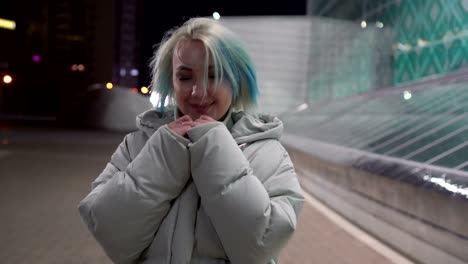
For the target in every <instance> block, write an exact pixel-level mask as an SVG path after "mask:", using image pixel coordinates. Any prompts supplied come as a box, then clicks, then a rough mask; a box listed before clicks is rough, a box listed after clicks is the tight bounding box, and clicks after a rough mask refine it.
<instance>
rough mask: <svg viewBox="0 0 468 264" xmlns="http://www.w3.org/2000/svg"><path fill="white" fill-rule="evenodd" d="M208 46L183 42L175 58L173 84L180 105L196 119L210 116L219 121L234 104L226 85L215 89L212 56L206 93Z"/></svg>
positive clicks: (224, 83) (200, 43) (221, 84)
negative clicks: (206, 50)
mask: <svg viewBox="0 0 468 264" xmlns="http://www.w3.org/2000/svg"><path fill="white" fill-rule="evenodd" d="M204 64H205V47H204V45H203V43H202V42H201V41H199V40H181V41H180V42H179V43H178V45H177V46H176V50H175V52H174V55H173V56H172V72H173V74H172V83H173V85H174V94H175V99H176V103H177V106H178V107H179V110H180V111H181V112H182V113H183V114H184V115H189V116H190V117H191V118H192V119H193V120H196V119H198V118H199V117H200V116H201V115H207V116H210V117H211V118H213V119H215V120H220V119H221V118H222V117H223V116H224V115H225V114H226V112H227V111H228V109H229V107H230V106H231V103H232V92H231V89H230V88H229V86H228V85H227V84H226V82H224V81H222V82H220V83H219V85H218V86H216V82H215V80H214V69H213V62H212V58H211V56H210V58H209V67H208V80H207V90H206V94H204V92H203V78H204V75H205V73H204Z"/></svg>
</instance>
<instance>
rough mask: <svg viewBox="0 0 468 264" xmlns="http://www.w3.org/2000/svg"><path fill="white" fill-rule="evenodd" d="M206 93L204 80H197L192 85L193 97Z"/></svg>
mask: <svg viewBox="0 0 468 264" xmlns="http://www.w3.org/2000/svg"><path fill="white" fill-rule="evenodd" d="M205 95H206V94H205V92H204V91H203V83H202V82H197V83H195V84H194V85H193V86H192V94H191V96H192V97H197V98H202V97H204V96H205Z"/></svg>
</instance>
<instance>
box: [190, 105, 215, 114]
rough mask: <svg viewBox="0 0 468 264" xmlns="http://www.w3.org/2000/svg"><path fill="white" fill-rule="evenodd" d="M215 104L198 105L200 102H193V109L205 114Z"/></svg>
mask: <svg viewBox="0 0 468 264" xmlns="http://www.w3.org/2000/svg"><path fill="white" fill-rule="evenodd" d="M212 105H213V104H204V105H198V104H193V105H191V107H192V109H193V110H195V112H197V113H199V114H202V115H205V114H207V113H208V112H209V111H210V108H211V106H212Z"/></svg>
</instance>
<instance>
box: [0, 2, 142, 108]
mask: <svg viewBox="0 0 468 264" xmlns="http://www.w3.org/2000/svg"><path fill="white" fill-rule="evenodd" d="M141 2H142V1H140V0H137V1H130V0H103V1H91V0H84V1H73V0H55V1H34V2H29V1H17V2H15V4H14V7H13V8H12V12H10V13H11V14H12V15H11V16H10V18H11V19H13V20H15V21H16V23H17V28H16V30H15V31H13V32H4V31H2V30H0V34H1V35H0V36H1V37H2V40H5V39H6V40H9V41H2V43H0V50H2V53H0V62H1V63H2V65H8V66H9V68H11V69H13V70H14V72H15V88H14V89H10V91H8V92H7V93H6V94H5V93H4V96H3V98H4V100H3V101H4V107H3V112H8V113H15V114H27V115H31V114H33V115H36V114H37V115H55V114H56V113H57V112H59V111H60V109H62V108H66V107H67V105H68V104H70V101H72V100H73V99H74V98H76V97H77V96H79V95H80V94H82V93H83V92H84V91H85V90H86V89H87V87H88V86H89V85H91V84H93V83H106V82H112V83H114V84H117V85H122V86H128V87H136V86H137V85H138V75H139V72H138V69H139V63H140V53H139V50H140V49H139V45H140V32H139V30H138V25H139V23H140V22H139V13H140V12H141V9H142V7H141ZM26 6H27V8H25V7H26ZM6 34H8V36H7V37H8V38H7V37H5V36H6ZM5 51H6V52H5Z"/></svg>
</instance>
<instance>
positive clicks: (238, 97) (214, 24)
mask: <svg viewBox="0 0 468 264" xmlns="http://www.w3.org/2000/svg"><path fill="white" fill-rule="evenodd" d="M180 40H199V41H201V42H202V43H203V45H204V47H205V51H206V52H205V54H206V56H205V65H204V67H205V78H204V81H203V83H204V87H203V88H204V91H205V93H206V83H207V79H208V66H209V56H210V55H211V57H212V59H213V69H214V74H215V82H216V83H218V84H219V82H222V81H226V82H227V83H228V84H229V87H230V88H231V90H232V97H233V98H232V107H233V108H235V109H249V108H250V107H252V106H255V105H256V103H257V96H258V87H257V77H256V71H255V67H254V65H253V63H252V60H251V58H250V56H249V54H248V53H247V51H246V49H245V45H244V43H243V42H242V41H241V39H240V38H239V37H238V36H237V35H236V34H234V33H233V32H232V31H231V30H229V29H228V28H226V27H225V26H223V25H222V24H221V23H220V22H219V21H217V20H214V19H209V18H201V17H197V18H191V19H189V20H187V21H186V22H185V23H184V24H183V25H182V26H180V27H178V28H175V29H173V30H170V31H168V32H167V33H166V34H165V36H164V38H163V40H162V41H161V43H160V44H159V45H158V48H157V49H156V50H155V52H154V55H153V58H152V60H151V62H150V68H151V84H150V86H151V88H152V89H153V90H155V91H157V92H158V93H159V95H160V101H159V102H160V105H159V106H157V107H159V108H160V109H161V110H162V111H164V102H165V101H166V98H168V97H169V98H171V99H173V97H174V87H173V83H172V56H173V54H174V52H176V49H177V45H178V43H179V42H180ZM172 101H173V100H172Z"/></svg>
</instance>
